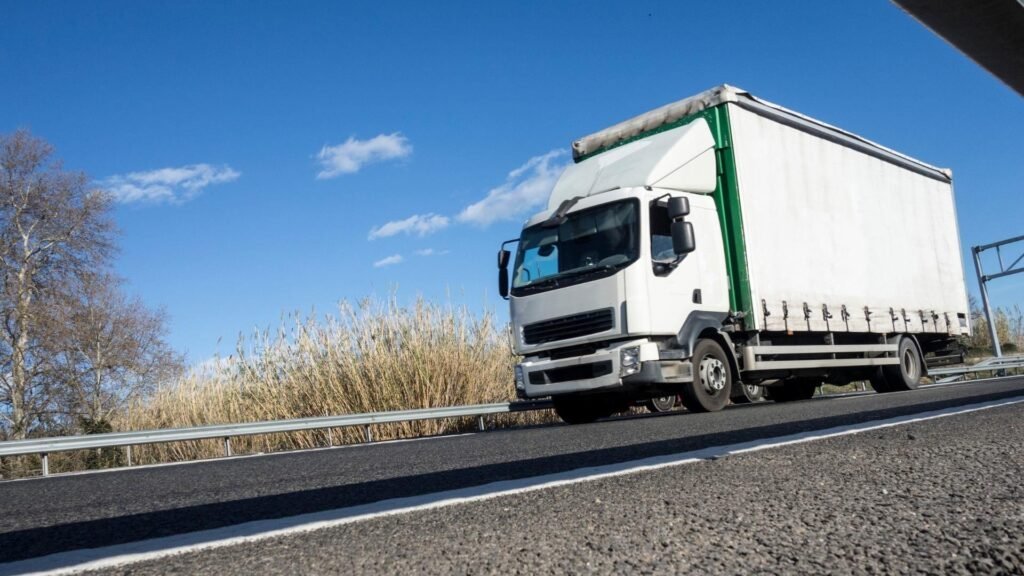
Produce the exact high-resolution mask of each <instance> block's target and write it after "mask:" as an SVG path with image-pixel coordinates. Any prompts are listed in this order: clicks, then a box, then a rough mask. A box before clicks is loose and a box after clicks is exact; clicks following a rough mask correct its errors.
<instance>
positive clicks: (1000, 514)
mask: <svg viewBox="0 0 1024 576" xmlns="http://www.w3.org/2000/svg"><path fill="white" fill-rule="evenodd" d="M1020 396H1024V379H1019V378H1018V379H1004V380H1001V381H993V382H980V383H971V384H966V385H958V386H946V387H937V388H932V389H923V390H918V391H915V392H909V393H898V394H889V395H873V394H871V395H865V396H856V397H842V398H825V399H815V400H811V401H806V402H799V403H793V404H771V403H764V404H758V405H753V406H745V407H736V408H732V409H728V410H726V411H724V412H721V413H717V414H685V413H683V414H672V415H661V416H651V417H637V418H624V419H618V420H612V421H607V422H599V423H595V424H591V425H586V426H575V427H568V426H550V427H541V428H530V429H520V430H509V431H496V432H488V433H484V434H474V435H466V436H458V437H450V438H441V439H431V440H426V441H418V442H405V443H392V444H381V445H369V446H360V447H349V448H338V449H331V450H320V451H312V452H300V453H289V454H278V455H271V456H265V457H252V458H238V459H230V460H223V461H215V462H205V463H195V464H187V465H180V466H168V467H154V468H148V469H132V470H124V471H118V472H108V473H99V474H85V475H77V476H65V477H54V478H46V479H38V480H30V481H17V482H8V483H0V563H2V562H10V561H13V560H20V559H26V558H32V557H37V556H42V555H46V554H52V553H55V552H61V551H66V550H73V549H78V548H94V547H100V546H109V545H113V544H119V543H125V542H131V541H137V540H144V539H148V538H154V537H159V536H167V535H172V534H179V533H183V532H191V531H196V530H203V529H210V528H217V527H221V526H228V525H232V524H237V523H240V522H245V521H251V520H259V519H268V518H279V517H284V516H292V515H296V514H302V513H309V512H316V511H319V510H326V509H333V508H340V507H347V506H353V505H356V504H362V503H367V502H373V501H378V500H384V499H389V498H397V497H405V496H414V495H418V494H429V493H433V492H438V491H441V490H451V489H453V488H459V487H467V486H476V485H481V484H486V483H489V482H494V481H498V480H505V479H512V478H526V477H530V476H536V475H540V474H550V473H553V472H559V471H565V470H573V469H577V468H581V467H585V466H596V465H602V464H608V463H614V462H624V461H630V460H635V459H638V458H644V457H649V456H657V455H663V454H673V453H679V452H686V451H691V450H696V449H700V448H703V447H707V446H715V445H724V444H733V443H737V442H744V441H751V440H757V439H762V438H773V437H777V436H782V435H786V434H792V433H796V432H801V431H809V430H819V429H823V428H830V427H834V426H839V425H846V424H853V423H859V422H867V421H873V420H878V419H882V418H889V417H893V416H900V415H907V414H915V413H919V412H923V411H927V410H936V409H941V408H946V407H951V406H958V405H964V404H969V403H976V402H983V401H991V400H998V399H1005V398H1013V397H1020ZM1022 412H1024V411H1022V409H1021V408H1017V407H1009V408H999V409H993V410H989V411H985V412H980V413H974V414H969V415H963V416H956V417H950V418H943V419H940V420H935V421H929V422H925V423H920V424H914V425H912V427H913V429H914V430H917V429H920V430H921V431H920V432H917V431H915V432H913V433H912V435H913V436H914V437H915V440H914V441H908V432H907V431H906V430H905V429H904V428H903V427H900V428H894V429H891V430H888V431H884V432H877V433H876V432H871V433H865V434H861V435H855V436H850V437H845V438H838V439H832V440H827V441H821V442H815V443H812V444H807V445H802V446H792V447H785V448H776V449H773V450H770V451H765V452H762V453H755V454H749V455H743V456H736V457H729V458H726V459H724V460H720V461H715V462H706V463H699V464H695V465H692V466H684V467H680V468H674V469H671V470H661V471H657V472H650V473H643V474H639V475H631V476H624V477H621V478H614V479H607V480H601V481H598V482H593V483H586V484H579V485H575V486H570V487H563V488H557V489H551V490H544V491H540V492H534V493H529V494H523V495H519V496H515V497H505V498H499V499H497V500H493V501H488V502H480V503H474V504H467V505H461V506H455V507H450V508H444V509H439V510H435V511H429V512H417V513H413V514H407V515H402V516H396V517H392V518H384V519H378V520H373V521H369V522H362V523H358V524H352V525H349V526H345V527H340V528H335V529H330V530H323V531H320V532H315V533H310V534H307V535H304V536H302V537H292V538H291V539H290V538H280V539H274V540H270V541H263V542H260V543H258V544H252V545H249V546H250V547H255V549H254V550H248V551H246V547H245V546H241V547H233V548H230V549H220V550H218V551H216V553H214V552H206V553H196V554H189V555H184V556H176V557H174V558H173V559H164V560H161V561H154V562H153V563H144V564H137V565H133V566H132V567H131V568H132V570H133V571H135V570H141V571H155V572H165V571H172V570H182V571H185V572H194V571H196V570H209V571H214V570H216V571H219V572H231V571H237V572H243V571H251V570H253V569H257V568H258V569H260V570H261V571H267V570H280V571H282V572H286V571H291V570H290V569H289V567H290V565H291V564H295V565H296V566H300V567H302V569H303V571H306V572H317V571H341V570H346V571H392V572H398V571H402V572H404V571H409V570H413V571H439V572H453V571H454V572H478V571H494V572H498V571H502V572H515V571H516V570H519V571H521V572H536V571H541V570H544V571H552V570H558V571H576V572H589V571H601V572H608V571H626V570H630V571H633V570H635V569H642V570H643V571H655V572H657V571H661V570H662V569H665V570H666V571H679V570H689V571H699V572H711V571H715V570H721V571H723V572H730V571H731V572H735V571H737V569H738V567H740V566H742V565H739V564H736V558H739V557H743V558H747V557H748V556H749V558H748V560H749V561H750V562H753V563H752V564H750V566H751V567H756V569H757V570H765V571H768V572H778V571H781V572H786V571H791V570H800V571H822V570H825V569H829V570H835V571H839V572H857V571H858V570H860V571H864V572H865V573H870V572H871V571H872V570H874V571H876V572H877V571H889V570H898V571H899V570H902V568H900V566H910V567H913V566H918V565H925V564H923V563H924V562H925V560H926V559H927V558H932V560H931V561H932V564H927V565H930V566H937V567H942V568H943V569H941V570H940V571H944V572H948V571H950V570H954V569H959V568H963V569H965V570H972V569H985V567H986V566H989V564H984V563H982V564H977V563H976V564H970V562H968V561H967V560H964V559H963V558H961V559H960V560H959V561H957V560H949V559H947V558H946V556H945V555H946V554H947V552H948V551H949V550H950V549H951V548H949V547H950V546H953V548H952V549H955V550H958V551H959V552H958V554H961V556H963V555H965V554H967V553H968V552H970V553H971V554H970V555H969V556H970V558H971V559H973V560H972V561H977V562H981V560H983V559H985V558H987V559H988V561H990V562H993V564H991V566H989V567H990V568H992V569H993V570H995V569H996V568H998V567H999V566H1004V568H1005V566H1010V569H1009V573H1014V571H1016V572H1017V573H1019V572H1020V571H1021V567H1020V566H1021V565H1020V561H1021V556H1020V549H1021V542H1022V540H1021V538H1020V537H1019V536H1018V535H1019V534H1021V530H1020V529H1021V528H1022V527H1024V526H1022V522H1024V520H1022V518H1024V515H1022V505H1021V498H1020V497H1021V492H1020V491H1019V490H1018V489H1017V488H1016V484H1015V482H1016V481H1019V480H1020V478H1021V474H1020V471H1021V464H1022V462H1024V460H1022V454H1024V449H1022V448H1021V445H1022V442H1021V440H1022V439H1024V434H1022V433H1021V432H1022V428H1021V426H1020V425H1018V424H1017V422H1019V421H1020V417H1021V415H1022ZM901 434H902V437H901V436H900V435H901ZM901 438H902V440H900V439H901ZM917 440H920V441H917ZM734 462H735V463H734ZM1015 479H1016V480H1015ZM886 486H890V488H886ZM879 487H881V489H880V488H879ZM886 491H887V492H886ZM890 494H902V495H901V496H900V497H899V498H897V497H895V496H893V497H892V498H886V497H888V496H889V495H890ZM928 514H931V515H933V516H927V515H928ZM925 518H930V519H929V520H927V521H924V522H923V523H922V521H923V520H924V519H925ZM972 518H973V520H972ZM986 519H987V520H986ZM972 522H973V523H972ZM921 526H924V527H925V528H928V527H929V526H930V528H928V530H931V532H928V531H927V530H926V532H914V533H913V534H909V535H908V533H907V531H908V530H918V528H919V527H921ZM958 534H959V535H960V536H962V537H960V536H957V535H958ZM949 535H951V536H949ZM910 536H913V537H912V538H911V537H910ZM947 536H949V537H950V538H953V540H957V541H958V542H959V544H956V545H955V546H954V544H952V543H951V542H952V541H949V540H944V539H945V538H946V537H947ZM840 537H841V538H843V539H845V540H844V542H842V543H839V545H837V544H836V543H833V542H832V539H838V538H840ZM979 539H980V540H979ZM847 541H848V542H847ZM933 541H934V542H933ZM942 542H946V544H942ZM865 543H868V544H870V543H876V544H879V543H880V544H885V546H883V547H881V548H879V547H878V546H874V547H872V546H867V545H866V544H865ZM922 543H924V545H925V547H924V548H920V549H919V546H920V545H922ZM656 544H657V545H656ZM901 546H902V547H901ZM275 550H276V551H277V552H273V551H275ZM921 550H924V552H922V551H921ZM837 551H838V552H837ZM872 551H874V552H872ZM871 554H875V555H874V556H872V555H871ZM913 554H919V555H918V556H914V555H913ZM908 555H909V556H908ZM926 556H927V558H926ZM964 557H965V558H966V556H964ZM901 558H902V560H900V559H901ZM979 558H980V559H979ZM697 559H700V560H701V561H702V563H700V564H695V563H694V562H695V561H696V560H697ZM940 560H942V562H940ZM947 560H948V561H947ZM211 562H212V563H211ZM339 562H340V563H339ZM899 562H903V564H900V563H899ZM943 562H945V563H943ZM1014 562H1016V564H1014ZM217 563H219V564H217ZM1007 563H1009V564H1007ZM214 564H217V565H216V566H215V565H214ZM828 566H831V568H822V567H828ZM787 567H788V568H787ZM837 567H838V568H837ZM855 568H856V569H855ZM946 568H949V570H947V569H946ZM985 570H986V571H987V569H985ZM742 571H749V570H742Z"/></svg>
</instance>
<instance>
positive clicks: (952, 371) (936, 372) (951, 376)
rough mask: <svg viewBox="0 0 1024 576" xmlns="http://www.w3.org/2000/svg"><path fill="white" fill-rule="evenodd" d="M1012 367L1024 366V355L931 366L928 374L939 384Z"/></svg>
mask: <svg viewBox="0 0 1024 576" xmlns="http://www.w3.org/2000/svg"><path fill="white" fill-rule="evenodd" d="M1012 368H1024V355H1020V356H1001V357H995V358H988V359H986V360H982V361H981V362H978V363H977V364H972V365H970V366H951V367H949V368H930V369H929V370H928V375H929V376H931V377H933V378H935V382H936V383H938V384H945V383H947V382H956V381H957V380H960V379H961V378H966V377H967V375H968V374H974V373H976V372H1000V371H1002V370H1009V369H1012Z"/></svg>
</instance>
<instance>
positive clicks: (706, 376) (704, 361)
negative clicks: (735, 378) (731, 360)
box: [699, 356, 728, 396]
mask: <svg viewBox="0 0 1024 576" xmlns="http://www.w3.org/2000/svg"><path fill="white" fill-rule="evenodd" d="M699 372H700V383H701V384H702V385H703V386H704V390H706V391H707V393H708V394H711V395H712V396H714V395H715V394H718V393H719V392H721V391H722V390H723V389H724V388H725V383H726V381H727V378H728V373H727V372H726V367H725V364H723V363H722V361H721V360H719V359H718V358H715V357H714V356H705V357H704V358H701V361H700V367H699Z"/></svg>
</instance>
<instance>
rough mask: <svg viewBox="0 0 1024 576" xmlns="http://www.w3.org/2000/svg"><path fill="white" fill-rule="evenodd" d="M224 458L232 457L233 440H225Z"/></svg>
mask: <svg viewBox="0 0 1024 576" xmlns="http://www.w3.org/2000/svg"><path fill="white" fill-rule="evenodd" d="M224 456H225V457H228V456H231V438H224Z"/></svg>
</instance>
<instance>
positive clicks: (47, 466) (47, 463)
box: [40, 452, 50, 476]
mask: <svg viewBox="0 0 1024 576" xmlns="http://www.w3.org/2000/svg"><path fill="white" fill-rule="evenodd" d="M40 456H42V457H43V476H49V475H50V455H49V454H47V453H46V452H43V453H42V454H40Z"/></svg>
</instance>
